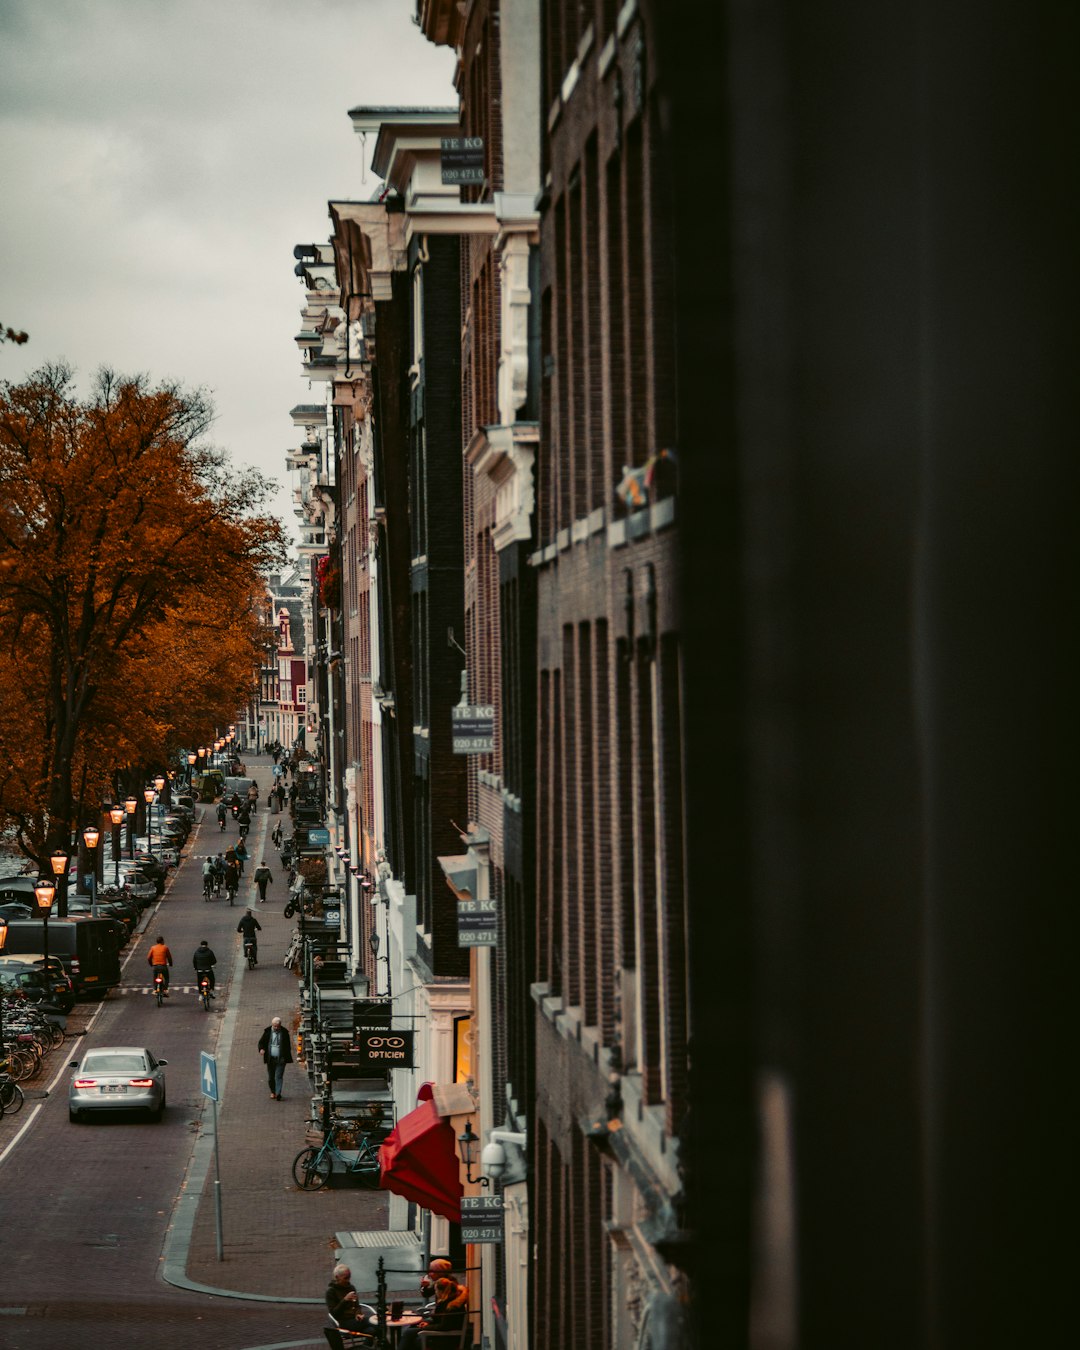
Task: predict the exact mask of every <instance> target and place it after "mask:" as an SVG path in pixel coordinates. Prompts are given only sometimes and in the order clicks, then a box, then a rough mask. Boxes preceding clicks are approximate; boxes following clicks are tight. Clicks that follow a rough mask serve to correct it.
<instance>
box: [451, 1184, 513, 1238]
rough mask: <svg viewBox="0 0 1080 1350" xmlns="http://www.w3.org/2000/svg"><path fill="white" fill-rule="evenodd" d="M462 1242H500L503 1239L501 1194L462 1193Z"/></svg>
mask: <svg viewBox="0 0 1080 1350" xmlns="http://www.w3.org/2000/svg"><path fill="white" fill-rule="evenodd" d="M461 1240H462V1242H501V1241H502V1240H503V1198H502V1196H501V1195H463V1196H462V1197H461Z"/></svg>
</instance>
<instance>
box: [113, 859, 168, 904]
mask: <svg viewBox="0 0 1080 1350" xmlns="http://www.w3.org/2000/svg"><path fill="white" fill-rule="evenodd" d="M119 871H120V885H121V888H122V889H123V891H124V893H125V896H126V897H130V898H131V899H132V900H134V901H135V903H136V905H137V906H138V909H139V913H140V914H141V913H142V911H143V910H144V909H145V908H146V907H147V905H149V904H152V903H153V901H155V900H156V899H157V897H158V888H157V883H156V882H155V881H152V880H151V878H150V877H148V876H147V874H146V873H145V872H144V871H143V868H142V865H141V864H139V863H134V862H122V863H121V864H120V866H119ZM112 898H115V897H113V896H111V895H110V899H112Z"/></svg>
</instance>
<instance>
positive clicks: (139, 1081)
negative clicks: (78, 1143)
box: [68, 1045, 169, 1121]
mask: <svg viewBox="0 0 1080 1350" xmlns="http://www.w3.org/2000/svg"><path fill="white" fill-rule="evenodd" d="M168 1062H169V1061H168V1060H167V1059H157V1058H156V1057H155V1056H154V1055H153V1054H151V1052H150V1051H149V1050H147V1049H146V1048H145V1046H141V1045H104V1046H101V1047H99V1048H98V1049H97V1050H87V1052H86V1054H85V1055H84V1056H83V1058H82V1060H81V1061H80V1060H77V1059H73V1060H72V1061H71V1068H72V1069H74V1070H75V1072H74V1073H73V1074H72V1076H71V1085H70V1087H69V1088H68V1118H69V1119H70V1120H72V1121H78V1120H81V1119H82V1117H83V1116H84V1115H85V1114H86V1112H87V1111H115V1110H117V1109H119V1108H123V1109H129V1108H134V1109H136V1110H140V1111H145V1112H147V1114H148V1115H149V1116H150V1117H151V1119H153V1120H161V1119H162V1117H163V1116H164V1115H165V1074H164V1072H163V1070H164V1068H165V1065H166V1064H168Z"/></svg>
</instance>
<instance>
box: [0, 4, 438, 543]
mask: <svg viewBox="0 0 1080 1350" xmlns="http://www.w3.org/2000/svg"><path fill="white" fill-rule="evenodd" d="M414 12H415V0H303V3H297V0H0V257H2V259H3V265H2V269H0V323H3V324H4V325H5V326H9V327H12V328H16V329H23V330H25V331H26V332H28V333H29V334H30V341H29V343H28V344H27V345H26V346H22V347H16V346H12V345H11V344H7V343H5V344H3V345H0V379H9V380H16V381H17V380H19V379H21V378H22V377H23V376H24V375H25V374H26V373H28V372H29V371H31V370H34V369H36V368H37V367H38V366H40V365H42V364H44V363H45V362H46V361H51V360H56V359H59V358H64V359H66V360H68V361H69V362H71V363H72V364H73V365H74V366H75V367H76V368H77V370H78V373H79V378H80V383H84V382H85V381H87V380H88V379H89V377H90V375H91V374H92V373H93V372H94V371H95V370H96V369H97V368H98V367H99V366H102V365H106V366H110V367H112V368H113V369H114V370H118V371H121V372H124V373H133V372H137V371H145V372H146V373H147V374H149V375H150V376H151V377H152V378H153V379H154V380H158V379H163V378H172V379H178V380H180V381H181V382H182V383H184V384H185V385H189V386H199V387H203V388H206V389H208V390H210V391H211V393H212V396H213V400H214V404H215V406H216V408H217V412H218V419H217V423H216V425H215V427H214V432H213V440H214V441H215V443H216V444H218V445H221V446H223V447H225V448H226V449H227V450H229V451H230V453H231V454H232V456H233V458H234V459H235V460H236V461H237V462H238V463H244V464H254V465H256V466H257V467H258V468H260V469H261V470H262V471H263V472H264V473H266V474H267V475H268V476H270V477H272V478H275V479H277V480H278V482H279V483H280V484H281V488H280V490H279V491H278V493H277V494H276V496H275V499H274V505H275V509H276V510H277V511H278V512H279V513H280V514H281V515H282V518H283V519H284V520H285V522H286V525H287V527H288V528H289V530H290V533H292V534H293V537H295V532H294V530H293V526H294V521H295V518H294V517H293V515H292V512H291V503H290V502H289V498H288V492H287V489H286V485H285V484H286V475H285V470H284V463H283V460H284V454H285V451H286V450H287V449H288V448H289V447H290V446H292V445H295V444H298V443H299V440H300V439H301V436H302V433H301V432H299V431H298V430H296V429H295V428H294V427H293V426H292V423H291V421H290V419H289V409H290V408H292V407H293V406H294V405H296V404H297V403H307V402H313V401H317V400H319V399H321V398H322V396H323V391H324V388H325V386H323V385H316V386H314V387H309V385H308V382H307V381H306V380H304V379H303V378H302V377H301V373H300V353H299V350H298V349H297V347H296V345H295V343H294V342H293V337H294V335H295V334H296V332H297V331H298V329H299V327H300V306H301V304H302V302H303V298H304V291H303V285H302V283H301V282H300V280H299V279H298V278H296V277H295V276H294V275H293V266H294V259H293V257H292V249H293V245H294V244H297V243H310V242H313V241H323V240H325V239H326V238H327V237H328V235H329V229H330V222H329V218H328V214H327V202H328V201H330V200H332V199H333V200H340V199H343V198H346V199H347V198H352V199H360V200H367V199H368V198H369V197H370V196H371V195H372V193H373V192H374V191H375V190H376V189H377V188H378V187H379V181H378V179H377V178H375V176H374V175H373V174H372V171H371V168H370V160H371V153H372V150H373V146H372V144H371V140H370V138H369V140H368V145H367V150H366V153H362V145H361V140H360V137H359V136H357V135H356V134H355V132H354V131H353V130H352V124H351V122H350V121H349V117H348V110H349V109H350V108H353V107H356V106H357V105H361V104H404V105H408V104H414V105H415V104H424V105H444V106H454V105H456V103H457V97H456V94H455V91H454V88H453V83H452V76H453V69H454V58H453V54H452V53H451V52H450V51H448V50H447V49H446V48H436V47H433V46H432V45H431V44H430V43H428V42H426V41H425V40H424V38H423V36H422V35H421V33H420V30H419V29H418V28H417V27H416V26H415V25H414V24H413V22H412V16H413V13H414Z"/></svg>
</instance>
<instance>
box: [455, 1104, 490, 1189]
mask: <svg viewBox="0 0 1080 1350" xmlns="http://www.w3.org/2000/svg"><path fill="white" fill-rule="evenodd" d="M479 1142H480V1136H479V1135H478V1134H473V1127H472V1123H471V1122H470V1121H468V1120H467V1121H466V1122H465V1132H464V1133H463V1134H459V1135H458V1153H459V1154H460V1155H461V1161H462V1162H463V1163H464V1164H465V1180H466V1181H467V1182H468V1183H469V1185H470V1186H475V1185H477V1183H479V1184H480V1185H481V1186H490V1185H491V1182H490V1181H489V1180H488V1179H487V1177H474V1176H473V1174H472V1165H473V1162H474V1160H475V1158H476V1146H477V1144H478V1143H479Z"/></svg>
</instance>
